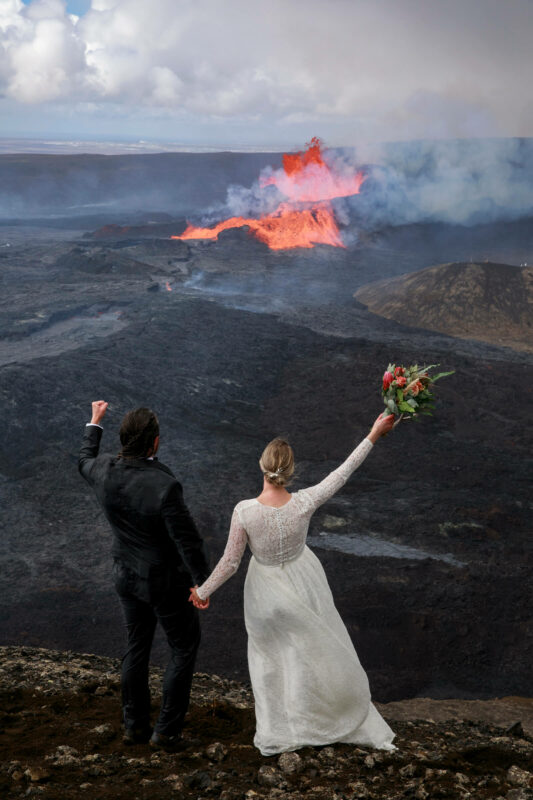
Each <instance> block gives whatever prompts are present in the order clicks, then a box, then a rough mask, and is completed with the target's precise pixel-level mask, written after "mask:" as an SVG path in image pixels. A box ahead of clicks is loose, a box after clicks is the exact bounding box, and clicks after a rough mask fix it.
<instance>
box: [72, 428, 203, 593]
mask: <svg viewBox="0 0 533 800" xmlns="http://www.w3.org/2000/svg"><path fill="white" fill-rule="evenodd" d="M101 438H102V429H101V428H99V427H97V426H96V425H89V426H87V427H86V428H85V436H84V437H83V443H82V446H81V450H80V456H79V462H78V468H79V471H80V472H81V474H82V475H83V477H84V478H85V480H86V481H87V482H88V483H89V484H90V486H92V488H93V489H94V491H95V493H96V497H97V498H98V501H99V503H100V505H101V506H102V508H103V510H104V513H105V515H106V517H107V519H108V520H109V523H110V525H111V529H112V531H113V555H114V556H115V557H116V558H118V559H119V560H120V561H122V562H123V563H125V564H126V565H127V566H128V567H130V569H132V570H133V571H134V572H136V573H137V575H139V576H140V577H141V578H148V579H149V578H151V577H152V576H154V577H155V576H160V575H162V574H165V573H167V574H168V573H169V572H171V573H173V577H174V579H175V580H177V582H178V583H180V584H183V585H187V586H192V585H195V584H201V583H203V582H204V581H205V579H206V578H207V577H208V575H209V567H208V564H207V559H206V556H205V552H204V546H203V542H202V539H201V538H200V535H199V533H198V531H197V529H196V526H195V524H194V521H193V519H192V517H191V515H190V514H189V511H188V509H187V506H186V505H185V503H184V500H183V492H182V488H181V484H180V483H179V481H178V480H177V479H176V478H175V476H174V475H173V474H172V472H171V470H170V469H169V468H168V467H165V466H164V465H163V464H161V463H160V462H159V461H158V460H157V459H154V460H153V461H152V460H150V461H149V460H147V459H124V458H120V457H118V456H112V455H107V454H102V455H99V454H98V451H99V448H100V440H101ZM191 578H192V582H191Z"/></svg>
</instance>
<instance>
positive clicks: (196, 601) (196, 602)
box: [189, 586, 209, 611]
mask: <svg viewBox="0 0 533 800" xmlns="http://www.w3.org/2000/svg"><path fill="white" fill-rule="evenodd" d="M197 589H198V586H191V596H190V597H189V603H192V604H193V606H194V607H195V608H200V609H202V611H205V610H206V609H207V608H209V597H208V598H207V599H206V600H202V598H201V597H199V596H198V592H197V591H196V590H197Z"/></svg>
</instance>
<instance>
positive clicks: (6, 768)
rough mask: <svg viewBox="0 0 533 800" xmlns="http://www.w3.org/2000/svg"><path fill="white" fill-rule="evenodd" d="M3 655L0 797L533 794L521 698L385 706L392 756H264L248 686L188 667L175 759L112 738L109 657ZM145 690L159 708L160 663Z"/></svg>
mask: <svg viewBox="0 0 533 800" xmlns="http://www.w3.org/2000/svg"><path fill="white" fill-rule="evenodd" d="M0 654H1V667H0V696H1V708H2V712H1V717H0V793H1V794H2V797H3V798H4V797H5V798H6V800H8V798H20V797H27V796H38V797H43V798H50V800H63V798H64V799H65V800H67V798H68V800H70V798H73V797H87V798H90V800H100V799H101V800H104V798H109V800H120V799H121V798H124V800H126V798H127V800H137V798H138V800H143V799H144V798H146V800H148V798H154V797H157V798H161V800H163V798H195V800H201V798H204V799H205V800H208V799H209V798H220V800H241V798H242V800H245V799H246V800H252V798H269V799H270V798H272V799H273V800H274V799H275V800H305V799H309V800H371V799H374V800H393V799H394V800H399V799H400V798H415V799H416V800H433V798H441V797H442V798H454V800H466V799H467V798H476V799H477V798H479V799H481V798H494V799H495V800H503V798H505V800H526V799H527V798H530V797H533V705H532V703H531V701H525V700H522V701H520V700H519V699H518V698H514V699H513V698H508V699H506V700H503V701H496V700H494V701H486V702H478V703H477V704H472V703H469V702H468V701H464V702H455V703H454V704H453V706H452V707H451V706H450V705H447V704H446V701H427V700H418V701H416V700H415V701H403V702H401V703H391V704H389V705H381V706H379V708H380V711H381V712H382V713H383V715H384V716H385V717H386V718H387V720H388V721H389V722H390V724H391V725H392V726H393V728H394V730H395V731H396V733H397V738H396V744H397V746H398V749H397V750H396V751H394V752H391V753H389V752H380V751H372V750H369V749H366V748H360V747H354V746H351V745H342V744H341V745H334V746H328V747H323V748H310V747H309V748H304V749H302V750H300V751H299V752H297V753H285V754H283V755H281V756H271V757H268V758H266V757H262V756H261V755H260V753H259V752H258V751H257V750H256V749H255V748H254V747H253V745H252V740H253V733H254V713H253V698H252V696H251V693H250V690H249V688H248V687H247V686H245V685H243V684H239V683H237V682H235V681H228V680H223V679H221V678H218V677H216V676H214V675H207V674H198V675H196V677H195V681H194V688H193V697H192V705H191V710H190V713H189V716H188V722H187V726H186V728H185V731H184V735H185V738H186V741H187V747H186V749H185V750H184V751H183V752H180V753H179V754H172V755H171V754H166V753H162V752H153V751H151V750H150V748H149V747H148V745H135V746H129V747H128V746H126V745H124V744H123V743H122V737H121V727H120V719H119V717H120V711H119V703H120V700H119V679H118V668H119V665H118V662H117V661H115V660H112V659H107V658H103V657H98V656H93V655H76V654H73V653H65V652H57V651H47V650H39V649H33V648H20V647H4V648H1V649H0ZM151 688H152V696H153V702H154V711H155V709H156V708H157V705H158V700H159V696H160V688H161V673H160V671H159V670H158V669H153V670H152V675H151ZM428 703H429V704H430V706H428ZM430 708H431V713H432V716H431V717H430V716H428V711H429V710H430ZM433 717H437V719H434V718H433Z"/></svg>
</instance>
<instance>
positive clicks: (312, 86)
mask: <svg viewBox="0 0 533 800" xmlns="http://www.w3.org/2000/svg"><path fill="white" fill-rule="evenodd" d="M531 9H532V6H531V2H530V0H507V2H505V3H501V0H483V2H480V0H447V2H442V0H382V1H381V2H379V3H377V2H375V0H329V2H325V1H324V0H307V2H304V1H303V0H270V2H269V3H268V4H260V3H255V2H245V1H244V0H225V2H224V3H221V2H220V0H151V2H149V3H148V2H146V0H93V2H92V7H91V9H90V11H88V12H87V13H86V14H85V15H84V16H83V17H81V18H79V19H78V18H75V17H74V18H73V17H72V16H70V15H68V14H67V13H66V4H65V3H64V2H63V0H33V2H32V3H31V4H30V5H29V6H24V5H23V4H22V3H21V2H19V0H0V93H3V94H5V95H7V97H9V98H12V99H13V100H16V101H20V102H21V103H45V102H48V101H50V100H55V101H56V103H57V102H64V103H65V104H71V103H72V102H74V101H76V102H78V101H81V102H93V103H109V104H119V105H123V106H125V107H139V106H141V107H142V106H145V107H146V108H151V107H158V108H161V109H164V110H167V111H168V113H169V114H175V113H177V112H179V113H182V112H183V113H189V114H192V115H200V116H202V117H204V118H209V117H212V118H221V117H222V118H239V119H242V120H246V119H261V120H263V121H264V122H265V123H268V122H273V123H280V122H283V121H287V122H289V123H290V122H294V121H295V120H305V119H310V120H315V121H316V120H321V119H322V120H326V121H327V120H337V121H340V122H341V123H343V122H344V123H345V122H347V121H350V120H353V123H354V130H357V131H362V132H363V133H364V135H366V136H367V137H371V136H373V135H381V136H383V135H388V137H389V138H405V137H406V136H424V135H431V136H439V135H443V136H449V135H451V136H471V135H474V136H475V135H481V134H485V135H533V106H532V105H531V103H529V102H528V101H527V96H526V90H527V87H524V83H525V75H526V74H527V72H528V70H529V71H531V69H532V64H531V58H532V56H531V53H532V50H531V45H530V42H531V35H532V33H533V30H532V28H533V23H532V15H531ZM386 131H387V132H388V133H385V132H386Z"/></svg>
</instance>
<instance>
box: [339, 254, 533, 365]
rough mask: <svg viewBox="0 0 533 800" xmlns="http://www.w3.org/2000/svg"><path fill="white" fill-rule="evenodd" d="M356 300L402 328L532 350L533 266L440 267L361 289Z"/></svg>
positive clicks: (462, 264)
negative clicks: (407, 327)
mask: <svg viewBox="0 0 533 800" xmlns="http://www.w3.org/2000/svg"><path fill="white" fill-rule="evenodd" d="M355 297H356V298H357V300H359V301H360V302H361V303H364V304H365V305H366V306H367V307H368V308H369V310H370V311H372V312H373V313H374V314H379V316H381V317H386V318H387V319H393V320H395V321H396V322H400V323H402V324H403V325H409V326H414V327H417V328H427V329H429V330H432V331H439V332H440V333H447V334H449V335H450V336H456V337H460V338H466V339H479V340H481V341H484V342H490V343H491V344H497V345H506V346H508V347H512V348H514V349H515V350H527V351H529V352H531V351H533V268H531V267H515V266H510V265H509V264H492V263H484V264H467V263H458V264H440V265H439V266H436V267H429V268H428V269H423V270H421V271H419V272H413V273H409V274H407V275H401V276H399V277H397V278H388V279H386V280H384V281H378V282H377V283H371V284H368V285H366V286H363V287H361V289H359V290H358V291H357V292H356V294H355Z"/></svg>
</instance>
